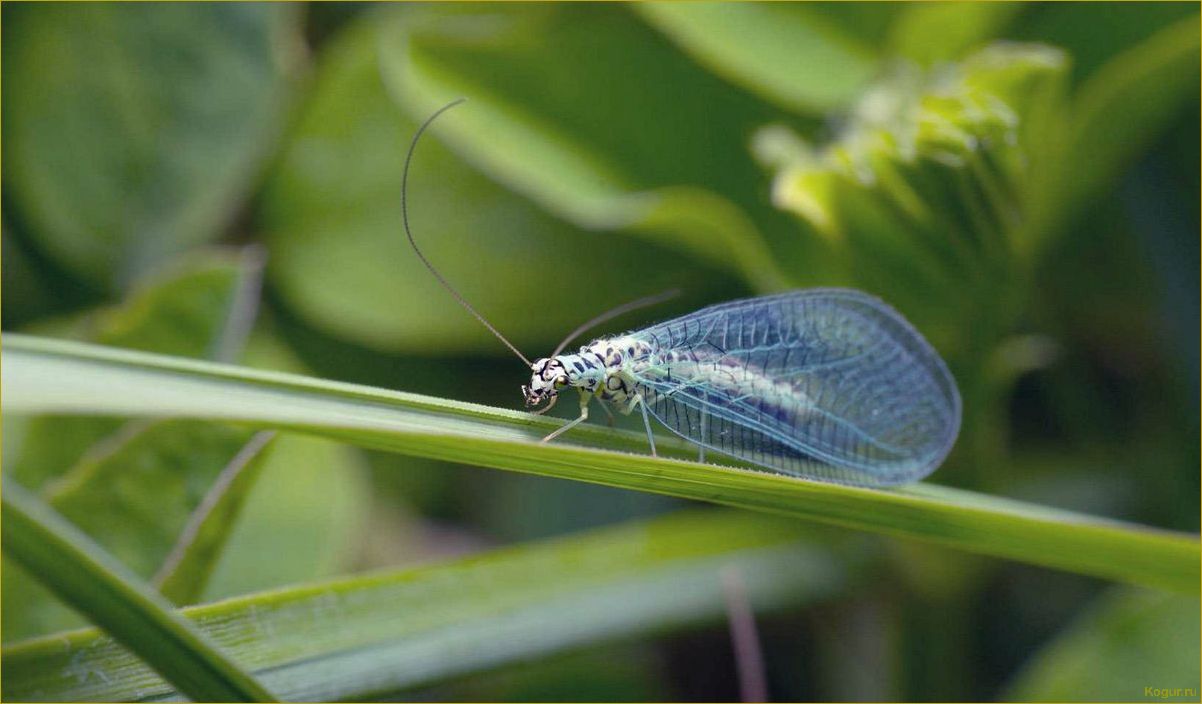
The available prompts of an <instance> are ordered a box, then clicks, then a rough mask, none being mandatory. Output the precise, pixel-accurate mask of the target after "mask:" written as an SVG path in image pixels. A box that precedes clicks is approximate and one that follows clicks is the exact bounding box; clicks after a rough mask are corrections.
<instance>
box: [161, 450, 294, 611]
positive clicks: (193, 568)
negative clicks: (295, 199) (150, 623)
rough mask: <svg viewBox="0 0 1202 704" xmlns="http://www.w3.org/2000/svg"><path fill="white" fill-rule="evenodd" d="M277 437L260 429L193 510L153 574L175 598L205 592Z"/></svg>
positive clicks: (185, 600) (190, 598) (191, 598)
mask: <svg viewBox="0 0 1202 704" xmlns="http://www.w3.org/2000/svg"><path fill="white" fill-rule="evenodd" d="M274 439H275V433H272V432H261V433H256V434H255V436H254V437H253V438H251V439H250V442H248V443H246V445H245V446H243V448H242V449H241V450H239V451H238V454H237V455H235V456H234V458H233V459H231V460H230V463H229V464H228V465H226V466H225V468H224V469H222V470H221V474H219V475H217V480H216V481H215V482H214V483H213V486H212V488H210V489H209V491H208V492H207V493H206V494H205V497H204V499H203V500H202V501H201V502H200V505H199V506H197V507H196V510H195V511H193V512H192V516H191V517H190V518H189V519H188V524H187V525H186V526H184V530H183V532H182V533H181V534H180V536H179V540H177V541H176V543H175V545H174V547H172V548H171V552H169V553H168V554H167V558H166V560H164V561H163V565H162V566H161V567H160V568H159V570H158V572H156V573H155V575H154V579H153V580H152V582H153V584H154V585H155V586H156V587H158V589H159V592H160V593H161V594H162V595H163V596H165V597H167V598H168V599H170V600H171V601H172V602H173V603H175V604H180V605H183V604H192V603H195V602H197V601H199V599H200V595H201V594H202V593H204V589H205V587H206V585H208V583H209V576H210V575H211V574H212V573H213V568H214V567H215V566H216V564H217V560H218V558H219V557H220V555H221V549H222V548H223V547H225V544H226V541H227V540H228V539H229V536H230V533H231V532H232V531H233V528H234V525H235V521H236V519H237V518H238V514H239V513H240V512H241V510H242V506H243V504H244V503H245V501H246V497H247V495H248V494H249V493H250V490H251V488H252V487H253V486H254V485H255V481H256V480H257V479H258V478H259V473H260V471H261V470H262V469H263V465H264V459H266V457H267V452H268V448H269V446H270V445H271V442H272V440H274Z"/></svg>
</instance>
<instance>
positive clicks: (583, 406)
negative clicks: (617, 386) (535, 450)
mask: <svg viewBox="0 0 1202 704" xmlns="http://www.w3.org/2000/svg"><path fill="white" fill-rule="evenodd" d="M589 398H591V397H590V396H589V395H587V394H583V393H582V394H580V417H579V418H577V419H576V420H574V421H571V422H569V423H566V424H564V425H561V426H560V427H558V428H556V429H555V430H554V431H553V432H552V433H551V434H550V435H548V436H547V437H545V438H543V439H542V440H539V442H551V441H552V440H554V439H555V438H557V437H559V436H560V435H563V434H564V433H566V432H568V431H569V430H571V429H572V428H575V427H576V426H578V425H580V424H581V423H583V422H584V421H586V420H588V402H589Z"/></svg>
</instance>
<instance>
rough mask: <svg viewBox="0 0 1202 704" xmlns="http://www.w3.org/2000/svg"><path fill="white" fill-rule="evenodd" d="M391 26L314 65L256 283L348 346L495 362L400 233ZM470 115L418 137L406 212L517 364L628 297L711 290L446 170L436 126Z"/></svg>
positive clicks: (686, 271)
mask: <svg viewBox="0 0 1202 704" xmlns="http://www.w3.org/2000/svg"><path fill="white" fill-rule="evenodd" d="M393 16H394V15H393V14H391V13H385V14H381V13H371V14H369V15H368V17H367V18H365V19H364V20H363V21H360V22H358V23H356V24H353V25H351V26H350V27H348V28H347V29H346V30H345V31H344V32H343V33H342V34H341V35H340V36H339V37H338V38H337V39H336V40H335V41H334V42H333V43H331V44H328V45H326V47H325V49H324V50H323V53H322V55H321V56H320V60H319V63H318V67H317V73H316V76H315V77H314V84H313V89H312V93H311V97H310V99H309V100H308V102H307V103H306V104H305V105H304V106H303V109H302V111H301V114H300V117H299V120H298V123H297V125H296V127H295V129H294V130H293V132H292V134H291V137H290V139H289V140H288V142H287V146H286V149H285V150H284V153H283V155H282V157H281V160H280V162H279V164H278V166H277V168H276V169H275V170H274V171H273V172H272V174H271V175H270V177H269V179H268V181H267V184H266V190H265V192H264V195H263V202H262V208H261V210H260V213H259V219H258V220H259V225H260V227H261V228H263V229H264V230H265V231H266V233H267V234H266V237H267V241H268V243H269V248H270V250H271V257H270V262H269V276H270V278H271V281H272V283H273V284H274V287H275V288H276V290H278V291H279V293H280V295H281V296H282V298H283V300H284V302H285V303H286V304H287V305H288V306H289V307H290V308H291V309H293V310H295V311H296V312H297V313H298V314H299V315H300V316H301V317H303V318H304V319H305V320H306V321H307V322H308V323H309V324H311V325H313V326H315V327H317V328H319V329H321V330H323V331H326V332H328V333H332V334H333V335H335V336H337V337H340V338H343V339H346V340H350V341H353V342H356V343H358V344H361V345H365V346H368V347H371V348H374V349H377V350H389V351H397V350H399V351H405V352H417V353H421V354H422V355H431V354H438V353H445V352H453V353H463V352H473V353H480V352H486V353H494V352H495V353H503V352H504V348H502V347H501V346H500V345H499V344H498V343H497V341H496V340H495V339H494V338H493V337H492V336H491V335H490V334H489V333H488V331H487V330H486V329H484V327H483V326H481V325H480V324H479V323H478V322H477V321H476V320H474V319H473V318H472V317H471V316H469V315H468V314H467V313H465V312H464V311H462V310H459V308H458V306H457V305H456V303H455V301H454V299H453V298H451V297H450V296H449V295H447V292H446V291H445V290H444V289H442V288H440V287H439V285H438V283H437V281H436V280H435V279H434V277H432V276H431V275H430V273H429V272H428V271H426V270H425V269H424V268H423V267H422V265H421V263H420V261H419V260H418V259H417V257H416V256H415V255H414V253H413V251H412V250H411V249H410V247H409V244H408V242H407V241H406V240H405V235H404V232H403V231H402V229H401V217H400V215H401V210H400V205H401V204H400V186H401V173H402V167H403V164H404V159H405V150H406V149H407V148H408V146H409V140H410V139H411V138H412V136H413V133H414V132H415V131H416V129H417V124H418V123H417V122H415V121H414V120H413V119H411V118H410V117H408V116H406V115H405V114H404V113H403V112H402V111H401V110H400V109H398V108H397V107H396V106H395V105H393V103H392V101H391V100H390V98H389V97H388V94H387V93H386V91H385V87H384V85H383V83H382V81H381V77H380V68H379V64H380V56H379V44H380V33H381V26H382V25H381V22H380V20H381V19H382V18H391V17H393ZM402 16H407V15H406V14H405V13H402ZM383 26H392V24H391V20H390V21H389V22H388V23H385V24H384V25H383ZM485 109H486V108H485V107H484V106H482V105H479V104H477V103H475V102H472V103H469V104H468V105H466V106H463V107H461V108H459V109H458V110H456V111H455V112H453V113H451V114H449V115H447V116H445V117H444V118H443V120H442V122H441V123H440V124H439V125H438V126H437V127H436V129H435V130H434V131H432V132H430V133H427V136H426V137H425V138H424V140H423V142H422V143H421V145H420V146H419V148H418V150H417V153H416V154H415V156H414V160H413V166H412V171H411V174H410V179H409V185H410V189H409V214H410V218H411V221H412V225H413V228H414V230H415V236H416V238H417V240H418V242H419V243H420V245H421V246H422V248H423V251H424V252H425V253H426V254H427V255H428V256H429V258H430V259H431V260H432V261H433V262H434V264H435V266H437V267H439V269H440V270H441V271H442V273H443V274H445V275H446V277H447V278H448V279H450V280H451V281H452V282H453V283H454V285H455V286H456V287H458V288H459V289H460V290H461V291H462V293H463V294H464V296H466V297H467V299H468V300H470V301H472V302H473V303H474V304H475V305H476V306H477V307H478V308H479V309H480V311H481V312H482V313H483V314H484V315H485V316H486V317H488V318H489V319H490V320H491V322H492V323H493V324H495V325H496V326H497V327H498V328H500V329H501V330H502V331H503V332H504V333H505V335H507V336H508V337H510V338H512V339H513V340H514V341H515V342H516V343H517V344H518V345H519V346H521V347H522V348H523V349H527V350H529V351H528V354H529V355H533V354H534V353H535V350H536V349H537V347H540V346H543V347H547V348H550V347H552V346H553V345H554V344H555V343H556V342H558V341H559V339H560V338H561V337H562V336H563V335H564V334H565V333H566V332H567V331H568V330H571V329H572V328H574V327H576V326H577V325H578V324H579V323H580V322H581V321H583V320H586V319H588V318H590V317H591V316H593V315H595V314H596V313H599V312H601V311H603V310H605V309H607V308H609V307H612V306H614V305H617V304H619V303H622V302H625V301H628V300H632V299H634V298H637V297H639V296H640V295H647V294H652V293H657V292H660V291H663V290H666V289H669V288H672V287H680V288H682V289H684V290H686V291H688V292H689V293H690V294H692V295H699V294H703V293H704V292H705V291H706V290H707V289H710V288H712V287H713V283H711V278H712V274H711V272H706V271H704V270H697V268H696V267H692V266H690V265H689V263H687V262H682V261H679V260H678V258H675V257H674V256H673V255H672V254H671V252H670V251H669V250H667V249H663V248H660V247H656V246H654V245H648V244H646V243H644V242H640V241H638V240H634V239H632V238H629V237H627V236H623V235H612V236H606V237H604V238H601V237H597V236H593V235H588V234H585V233H582V232H580V231H579V230H578V229H576V228H574V227H572V226H570V225H568V224H566V223H564V222H562V221H561V220H557V219H555V218H553V217H550V216H548V215H546V214H544V213H543V212H541V211H540V210H539V209H538V208H537V207H535V206H534V205H532V204H531V203H529V202H527V201H526V200H524V199H523V198H521V197H519V196H516V195H513V194H510V193H507V192H506V191H504V190H503V189H501V188H499V187H498V186H497V185H496V184H494V183H492V182H490V181H489V180H488V179H486V178H485V177H484V176H482V175H480V174H479V173H477V172H475V171H474V170H472V169H471V168H469V167H468V166H466V165H465V164H464V163H463V162H462V161H460V160H459V159H457V158H456V157H455V156H453V155H452V154H451V153H450V152H448V151H447V150H446V149H445V148H444V147H443V146H442V144H441V143H440V142H439V140H438V135H440V134H442V132H441V130H442V128H443V127H445V126H448V125H450V124H452V123H457V122H460V121H462V120H464V119H465V118H468V117H470V116H471V115H472V114H475V113H480V114H481V116H483V112H482V111H483V110H485ZM421 112H422V111H421V110H419V111H417V116H418V117H420V118H422V119H424V118H425V117H426V115H424V114H421ZM583 242H591V243H592V244H590V245H587V247H582V246H581V243H583ZM610 264H613V265H615V266H620V268H621V272H620V274H619V275H615V274H614V272H613V271H612V270H611V266H610ZM632 282H634V283H632Z"/></svg>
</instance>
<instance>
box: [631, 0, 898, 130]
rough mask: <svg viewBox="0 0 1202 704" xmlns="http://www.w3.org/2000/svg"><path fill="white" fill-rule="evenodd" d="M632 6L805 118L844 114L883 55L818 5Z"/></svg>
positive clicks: (721, 70)
mask: <svg viewBox="0 0 1202 704" xmlns="http://www.w3.org/2000/svg"><path fill="white" fill-rule="evenodd" d="M632 7H633V8H634V9H635V10H636V11H637V12H638V13H639V14H640V15H642V16H643V18H644V19H645V20H647V21H648V22H649V23H651V25H652V26H654V27H655V28H656V29H658V30H660V31H661V32H663V33H664V34H665V35H667V36H668V37H669V38H671V39H672V41H674V42H675V43H676V44H678V45H679V46H680V47H681V48H682V49H683V50H684V51H687V52H688V53H689V54H690V55H692V56H693V57H694V58H695V59H696V60H697V61H698V62H699V63H700V64H702V65H703V66H705V67H706V68H708V69H710V70H711V71H713V72H714V73H716V74H718V75H719V76H722V77H723V78H726V79H727V80H729V81H731V82H733V83H736V84H738V85H741V86H744V87H746V88H747V89H748V90H750V91H752V92H755V93H756V94H758V95H760V96H762V97H763V98H764V99H766V100H770V101H773V102H776V103H778V104H780V105H782V106H783V107H785V108H788V109H791V110H796V111H799V112H802V113H816V112H819V111H823V110H829V109H832V108H838V107H842V106H843V105H844V104H845V103H847V102H848V101H849V100H850V99H851V98H852V97H854V96H855V94H856V92H858V91H859V90H860V88H862V87H863V85H864V84H865V83H866V82H867V81H868V79H870V78H872V76H873V75H874V74H875V73H876V71H877V70H878V65H877V50H876V48H875V47H873V46H872V45H870V44H867V43H866V42H863V41H860V40H859V39H858V38H857V37H854V36H849V35H848V34H846V33H845V32H844V31H843V30H842V28H840V27H839V26H838V25H836V24H834V23H833V22H831V21H830V20H828V19H826V18H825V17H824V16H823V15H822V13H821V12H819V11H817V8H816V7H815V6H814V5H813V4H804V3H780V4H776V3H728V2H687V3H680V2H648V3H641V4H638V5H633V6H632Z"/></svg>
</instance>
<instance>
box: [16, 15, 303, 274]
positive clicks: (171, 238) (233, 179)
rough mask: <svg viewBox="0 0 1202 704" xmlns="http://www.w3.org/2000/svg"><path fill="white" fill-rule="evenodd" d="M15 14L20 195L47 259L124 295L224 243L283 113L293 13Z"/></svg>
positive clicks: (19, 204) (293, 45) (294, 46)
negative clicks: (196, 251) (133, 284)
mask: <svg viewBox="0 0 1202 704" xmlns="http://www.w3.org/2000/svg"><path fill="white" fill-rule="evenodd" d="M3 20H4V22H3V26H4V32H3V35H4V36H3V46H4V50H3V66H4V71H3V81H4V86H5V94H6V97H7V98H8V99H7V100H5V101H4V110H3V124H4V134H3V138H4V143H5V144H6V145H7V147H8V148H7V149H5V151H4V180H5V186H6V194H7V195H8V196H9V197H11V198H12V203H13V206H14V207H15V208H16V209H17V210H18V211H19V212H20V215H21V220H22V222H25V223H27V224H28V230H29V232H28V234H29V236H30V237H31V238H33V239H35V240H36V241H37V242H38V243H39V245H40V247H41V248H42V249H43V250H44V251H45V253H46V254H48V255H49V256H51V257H53V258H54V259H55V260H57V261H58V262H59V263H60V264H62V265H63V266H65V267H67V268H68V269H70V270H71V271H73V272H74V273H75V274H77V275H78V276H80V277H82V278H86V279H88V280H89V281H90V282H92V283H94V284H100V285H103V286H104V287H106V288H110V289H119V288H121V287H122V286H123V285H124V284H126V283H128V282H129V281H131V280H133V279H134V278H136V277H138V276H141V275H142V274H145V273H146V272H147V271H150V270H153V269H154V268H156V267H157V265H158V264H160V263H162V262H164V261H166V260H168V259H169V258H171V257H172V256H173V255H175V254H177V253H179V252H181V251H183V250H184V249H186V248H188V247H192V246H195V245H197V244H199V243H202V242H206V241H211V240H213V239H215V238H216V237H217V236H219V235H220V234H221V231H222V229H223V228H224V227H226V226H227V225H228V224H229V223H230V222H231V221H232V220H233V218H234V215H235V211H236V208H237V207H238V206H239V204H240V201H241V199H242V198H244V197H245V193H246V189H247V187H248V186H249V185H250V183H251V182H252V179H254V177H255V176H256V171H257V169H258V168H260V166H261V164H262V161H263V159H264V158H265V157H266V156H267V153H268V148H269V147H270V145H271V143H272V141H273V136H274V134H275V133H276V132H277V130H278V127H279V123H280V121H281V119H282V117H283V113H282V109H283V108H284V103H285V98H286V94H287V92H288V90H289V83H290V80H289V77H288V76H289V74H290V73H291V68H292V66H293V65H294V64H295V63H296V61H297V59H299V58H300V54H299V51H298V42H299V25H298V23H297V21H296V16H295V10H294V9H291V8H289V7H288V6H286V5H255V4H230V5H203V4H197V5H189V4H181V5H155V4H150V5H139V6H126V5H121V4H110V3H96V4H92V5H87V6H81V7H77V8H66V7H64V6H62V5H56V4H54V3H38V4H29V5H22V6H20V7H17V6H8V7H5V8H4V11H3ZM6 205H7V204H6Z"/></svg>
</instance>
